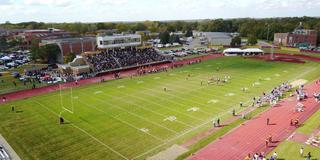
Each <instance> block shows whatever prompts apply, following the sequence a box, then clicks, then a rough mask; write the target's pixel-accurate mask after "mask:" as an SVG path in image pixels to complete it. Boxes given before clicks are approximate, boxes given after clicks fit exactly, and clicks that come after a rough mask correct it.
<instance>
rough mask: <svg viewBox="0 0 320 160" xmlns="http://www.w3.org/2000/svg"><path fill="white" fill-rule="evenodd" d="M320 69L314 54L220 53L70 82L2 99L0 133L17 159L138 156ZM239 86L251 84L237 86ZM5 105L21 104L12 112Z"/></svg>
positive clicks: (190, 134) (181, 139) (183, 137)
mask: <svg viewBox="0 0 320 160" xmlns="http://www.w3.org/2000/svg"><path fill="white" fill-rule="evenodd" d="M218 66H219V68H221V69H220V71H216V68H217V67H218ZM319 69H320V64H319V63H313V62H308V63H305V64H294V63H280V62H264V61H259V60H252V59H243V58H241V57H223V58H219V59H215V60H211V61H206V62H202V63H200V64H194V65H189V66H185V67H182V68H178V69H174V70H171V71H168V72H163V73H157V74H150V75H147V76H143V77H134V78H132V79H130V78H124V79H120V80H114V81H108V82H105V83H101V84H93V85H87V86H83V87H79V88H74V89H73V90H72V96H71V89H66V90H63V91H62V92H61V96H60V92H54V93H49V94H45V95H41V96H37V97H32V98H29V99H25V100H20V101H16V102H12V103H8V104H5V105H1V106H0V121H1V123H0V133H1V134H2V135H3V136H4V137H5V138H6V139H7V141H8V142H9V143H10V144H11V146H12V147H13V148H14V149H15V151H16V152H17V153H18V154H19V155H20V156H21V157H22V158H23V159H144V158H146V157H147V156H150V155H153V154H155V153H157V152H159V151H161V150H163V149H165V148H166V147H168V146H170V145H172V144H176V143H177V144H181V143H183V142H185V141H186V140H188V139H190V138H191V137H193V136H194V135H196V134H198V133H199V132H201V131H204V130H206V129H208V128H209V127H212V123H211V121H212V119H216V118H217V117H220V119H221V120H222V121H223V120H225V119H227V118H230V117H231V116H232V115H231V110H232V109H233V108H236V110H237V111H240V110H242V109H245V108H241V109H240V107H239V102H249V101H250V100H251V99H252V97H253V96H257V95H260V94H261V93H262V92H263V91H269V90H270V89H271V88H273V87H275V86H277V85H278V84H280V83H282V82H284V81H287V80H295V79H300V78H303V79H307V80H313V79H315V78H316V77H319V76H320V72H319ZM301 73H303V74H301ZM188 74H191V77H189V78H188V79H187V77H188V76H187V75H188ZM225 75H229V76H231V81H230V82H228V83H227V84H224V85H221V86H217V85H209V86H207V85H206V84H205V85H200V82H201V81H204V82H207V80H208V79H209V77H212V76H215V77H224V76H225ZM259 79H263V80H260V81H259ZM253 83H256V84H259V85H256V87H252V84H253ZM164 87H166V88H167V89H168V91H167V92H165V91H164V90H163V88H164ZM243 87H247V88H249V92H247V93H243V92H242V91H241V88H243ZM60 97H62V98H60ZM11 105H15V106H16V108H17V110H18V111H19V112H17V113H13V112H10V110H11ZM62 107H65V108H66V109H67V110H69V111H73V112H68V111H66V110H64V112H63V113H62V115H63V116H64V117H65V119H66V120H67V121H68V122H69V123H68V124H65V125H59V124H58V116H59V114H60V113H61V111H62V110H63V109H62Z"/></svg>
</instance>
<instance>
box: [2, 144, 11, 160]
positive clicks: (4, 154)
mask: <svg viewBox="0 0 320 160" xmlns="http://www.w3.org/2000/svg"><path fill="white" fill-rule="evenodd" d="M0 160H10V157H9V154H8V153H7V152H6V151H5V150H4V148H3V147H2V146H1V145H0Z"/></svg>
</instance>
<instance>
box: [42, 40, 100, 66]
mask: <svg viewBox="0 0 320 160" xmlns="http://www.w3.org/2000/svg"><path fill="white" fill-rule="evenodd" d="M47 44H56V45H58V46H59V48H60V51H61V53H60V55H59V56H58V62H60V63H63V57H64V56H66V55H68V54H69V53H75V54H77V55H79V54H81V53H83V52H90V51H95V50H96V37H78V38H61V39H49V40H42V41H41V43H40V46H43V45H47Z"/></svg>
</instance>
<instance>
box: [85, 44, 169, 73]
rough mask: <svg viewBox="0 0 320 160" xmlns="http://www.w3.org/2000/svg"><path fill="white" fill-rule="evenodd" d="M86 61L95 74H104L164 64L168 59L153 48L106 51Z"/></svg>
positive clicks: (88, 56)
mask: <svg viewBox="0 0 320 160" xmlns="http://www.w3.org/2000/svg"><path fill="white" fill-rule="evenodd" d="M86 60H87V62H89V63H90V64H91V66H93V68H94V71H95V72H103V71H108V70H112V69H118V68H123V67H131V66H139V65H143V64H148V63H154V62H162V61H165V60H166V58H165V57H164V56H161V55H160V54H158V53H157V52H156V51H155V50H154V49H153V48H144V49H137V48H126V49H112V50H106V51H103V52H102V53H100V54H95V55H87V56H86Z"/></svg>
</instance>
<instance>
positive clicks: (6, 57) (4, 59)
mask: <svg viewBox="0 0 320 160" xmlns="http://www.w3.org/2000/svg"><path fill="white" fill-rule="evenodd" d="M0 59H1V60H3V61H8V60H11V58H10V57H8V56H4V57H2V58H0Z"/></svg>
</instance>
